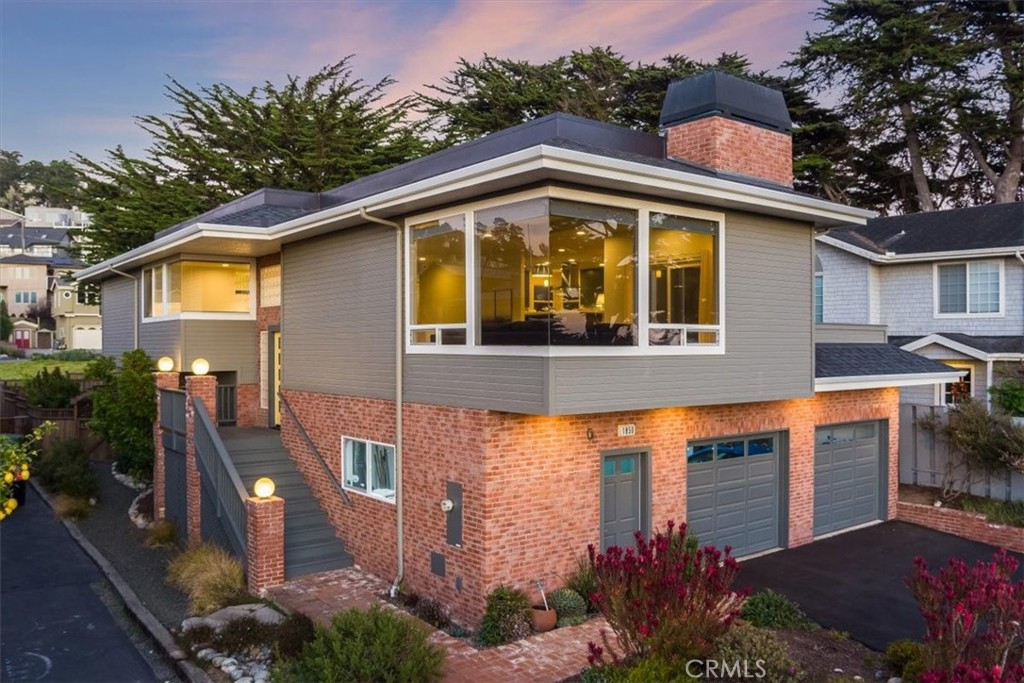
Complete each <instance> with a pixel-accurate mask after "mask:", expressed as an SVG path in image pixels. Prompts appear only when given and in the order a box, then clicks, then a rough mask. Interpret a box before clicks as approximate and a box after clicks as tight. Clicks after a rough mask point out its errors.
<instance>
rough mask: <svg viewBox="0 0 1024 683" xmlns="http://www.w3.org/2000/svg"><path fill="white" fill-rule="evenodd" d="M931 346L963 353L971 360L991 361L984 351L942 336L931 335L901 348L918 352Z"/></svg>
mask: <svg viewBox="0 0 1024 683" xmlns="http://www.w3.org/2000/svg"><path fill="white" fill-rule="evenodd" d="M931 344H937V345H939V346H944V347H946V348H947V349H950V350H952V351H956V352H957V353H962V354H964V355H965V356H970V357H971V358H977V359H978V360H982V361H987V360H989V354H987V353H985V352H984V351H980V350H978V349H976V348H974V347H972V346H967V345H966V344H961V343H960V342H955V341H953V340H952V339H947V338H946V337H943V336H942V335H941V334H930V335H928V336H927V337H921V338H920V339H917V340H915V341H912V342H910V343H909V344H904V345H903V346H901V347H900V348H901V349H903V350H904V351H917V350H918V349H923V348H924V347H926V346H930V345H931Z"/></svg>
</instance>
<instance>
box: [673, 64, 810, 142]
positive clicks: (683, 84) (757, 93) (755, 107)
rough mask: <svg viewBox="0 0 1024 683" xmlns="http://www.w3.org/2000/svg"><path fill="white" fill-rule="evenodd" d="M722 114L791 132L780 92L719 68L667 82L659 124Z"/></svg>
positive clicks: (756, 124) (779, 130) (790, 123)
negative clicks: (718, 69)
mask: <svg viewBox="0 0 1024 683" xmlns="http://www.w3.org/2000/svg"><path fill="white" fill-rule="evenodd" d="M708 116H722V117H724V118H727V119H734V120H736V121H742V122H744V123H749V124H752V125H755V126H759V127H761V128H768V129H770V130H775V131H778V132H780V133H786V134H790V133H792V132H793V122H792V120H790V118H789V109H787V108H786V100H785V99H784V98H783V97H782V93H781V92H780V91H778V90H775V89H774V88H768V87H765V86H763V85H758V84H757V83H754V82H752V81H748V80H746V79H743V78H738V77H736V76H733V75H731V74H727V73H724V72H722V71H705V72H704V73H701V74H698V75H696V76H691V77H689V78H684V79H682V80H678V81H672V82H671V83H669V86H668V91H667V92H666V93H665V103H664V104H663V105H662V108H661V119H660V124H661V126H662V127H665V126H671V125H675V124H678V123H685V122H687V121H696V120H697V119H702V118H705V117H708Z"/></svg>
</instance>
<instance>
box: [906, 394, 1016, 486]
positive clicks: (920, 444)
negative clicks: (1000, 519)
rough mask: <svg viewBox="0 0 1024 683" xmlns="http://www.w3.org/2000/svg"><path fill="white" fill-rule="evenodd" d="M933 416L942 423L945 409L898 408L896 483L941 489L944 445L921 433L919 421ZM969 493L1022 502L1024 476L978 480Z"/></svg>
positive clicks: (945, 455)
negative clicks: (898, 429)
mask: <svg viewBox="0 0 1024 683" xmlns="http://www.w3.org/2000/svg"><path fill="white" fill-rule="evenodd" d="M930 415H934V416H936V417H938V418H939V419H942V420H945V418H946V408H944V407H942V406H926V405H917V404H912V403H904V404H901V405H900V483H901V484H917V485H918V486H941V485H942V475H943V473H944V472H945V471H946V467H947V465H948V464H949V461H950V458H954V459H955V458H958V457H959V456H958V455H956V454H951V453H950V452H949V447H948V446H947V445H946V443H945V441H943V440H942V439H941V438H938V437H937V436H936V435H935V434H934V433H933V432H931V431H929V430H927V429H924V428H923V427H922V426H921V424H920V420H921V418H923V417H927V416H930ZM971 493H973V494H974V495H976V496H985V497H986V498H996V499H998V500H1024V473H1021V472H1011V471H1010V470H1007V471H1006V472H1005V473H1001V474H991V475H988V476H982V477H981V478H980V479H979V480H978V481H977V482H975V483H974V484H973V485H972V486H971Z"/></svg>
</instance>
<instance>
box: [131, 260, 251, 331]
mask: <svg viewBox="0 0 1024 683" xmlns="http://www.w3.org/2000/svg"><path fill="white" fill-rule="evenodd" d="M251 279H252V266H251V264H249V263H224V262H221V261H176V262H174V263H164V264H162V265H159V266H156V267H153V268H147V269H145V270H144V271H142V306H143V317H144V318H162V317H168V316H176V315H186V316H192V317H212V318H224V317H251V314H252V301H253V297H252V291H251Z"/></svg>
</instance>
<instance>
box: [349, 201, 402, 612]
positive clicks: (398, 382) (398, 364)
mask: <svg viewBox="0 0 1024 683" xmlns="http://www.w3.org/2000/svg"><path fill="white" fill-rule="evenodd" d="M359 215H360V216H362V218H363V220H365V221H368V222H370V223H377V224H378V225H385V226H387V227H389V228H394V229H395V516H396V517H397V534H398V543H397V546H398V548H397V550H398V573H397V574H396V575H395V580H394V581H393V582H392V583H391V591H390V594H391V597H396V596H397V595H398V589H399V586H400V585H401V583H402V577H403V576H404V575H405V521H404V519H403V498H404V496H403V493H402V426H403V425H402V419H403V414H404V408H403V402H404V392H403V384H404V377H403V375H404V372H403V364H404V362H405V353H404V350H405V333H404V331H403V328H404V326H405V316H403V315H402V305H403V299H404V297H403V296H402V295H403V278H402V268H403V263H404V262H405V258H404V247H405V245H404V243H403V239H402V234H403V230H402V226H401V225H400V224H398V223H395V222H394V221H389V220H385V219H383V218H377V217H376V216H371V215H370V214H368V213H366V207H362V206H361V207H359Z"/></svg>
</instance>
